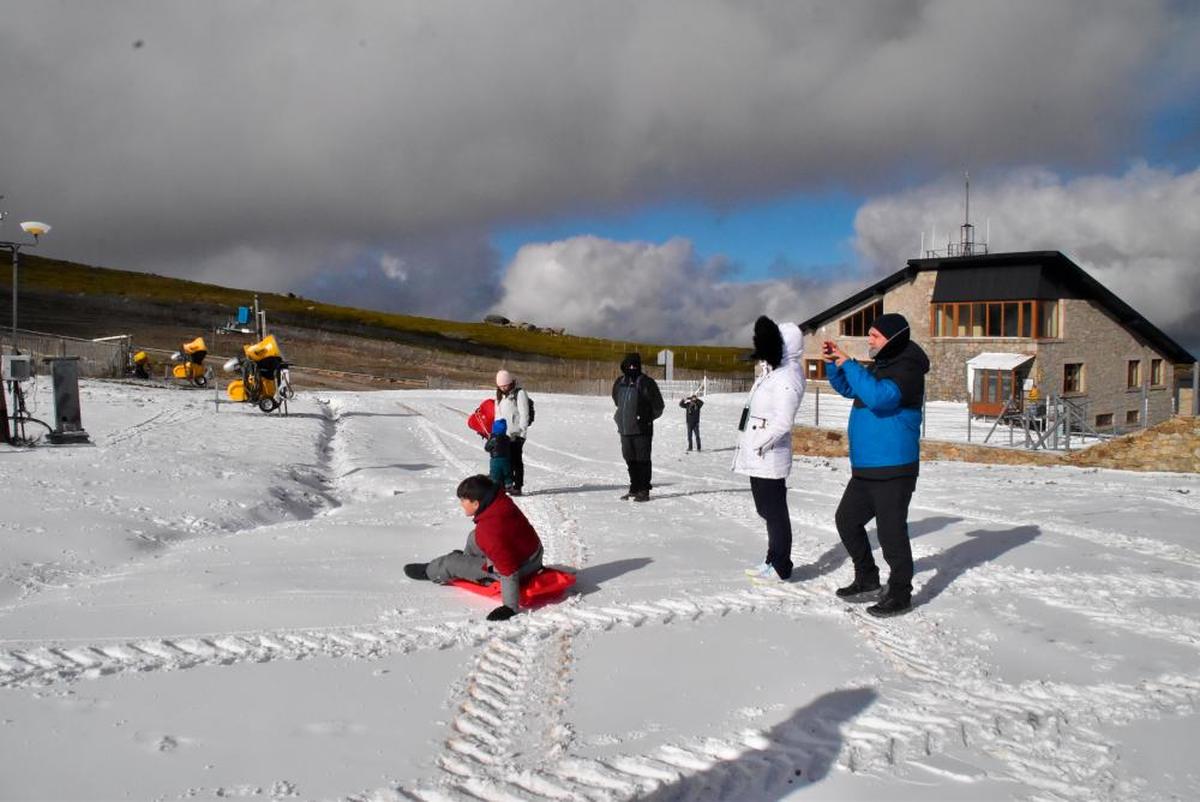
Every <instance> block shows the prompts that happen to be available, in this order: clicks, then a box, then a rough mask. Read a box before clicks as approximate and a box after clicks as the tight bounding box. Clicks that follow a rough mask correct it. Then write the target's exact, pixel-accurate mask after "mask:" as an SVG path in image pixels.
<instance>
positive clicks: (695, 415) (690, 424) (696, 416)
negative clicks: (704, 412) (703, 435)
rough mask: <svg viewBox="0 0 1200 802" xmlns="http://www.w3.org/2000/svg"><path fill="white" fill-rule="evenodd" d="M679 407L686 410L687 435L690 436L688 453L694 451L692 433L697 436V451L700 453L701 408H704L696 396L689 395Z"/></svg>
mask: <svg viewBox="0 0 1200 802" xmlns="http://www.w3.org/2000/svg"><path fill="white" fill-rule="evenodd" d="M679 406H681V407H683V408H684V410H686V414H685V419H686V420H687V435H688V451H691V450H692V433H693V432H694V433H695V435H696V450H697V451H700V450H701V449H700V407H702V406H704V402H703V401H701V400H700V399H699V398H698V397H696V396H695V395H689V396H688V397H687V398H685V399H683V400H682V401H680V402H679Z"/></svg>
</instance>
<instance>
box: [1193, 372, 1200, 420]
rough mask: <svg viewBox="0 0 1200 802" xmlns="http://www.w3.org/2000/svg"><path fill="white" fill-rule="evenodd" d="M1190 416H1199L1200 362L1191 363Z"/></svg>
mask: <svg viewBox="0 0 1200 802" xmlns="http://www.w3.org/2000/svg"><path fill="white" fill-rule="evenodd" d="M1192 416H1193V417H1200V362H1193V363H1192Z"/></svg>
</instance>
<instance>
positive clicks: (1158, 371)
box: [1150, 359, 1167, 387]
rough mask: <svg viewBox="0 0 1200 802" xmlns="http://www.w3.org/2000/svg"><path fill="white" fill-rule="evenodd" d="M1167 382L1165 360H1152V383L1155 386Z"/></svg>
mask: <svg viewBox="0 0 1200 802" xmlns="http://www.w3.org/2000/svg"><path fill="white" fill-rule="evenodd" d="M1166 383H1167V380H1166V374H1165V373H1164V372H1163V361H1162V360H1161V359H1151V360H1150V384H1151V386H1153V387H1162V386H1163V385H1164V384H1166Z"/></svg>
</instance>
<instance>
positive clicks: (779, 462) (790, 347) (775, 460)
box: [733, 318, 804, 479]
mask: <svg viewBox="0 0 1200 802" xmlns="http://www.w3.org/2000/svg"><path fill="white" fill-rule="evenodd" d="M764 320H766V321H767V323H770V325H771V326H775V324H774V323H771V321H770V320H768V319H767V318H760V319H759V323H757V324H755V354H756V355H758V356H762V357H765V359H764V363H765V367H764V370H763V374H762V375H761V376H760V377H759V378H758V379H757V380H755V382H754V386H753V387H751V388H750V397H749V399H748V400H747V401H746V410H745V412H744V414H745V415H746V425H745V428H743V429H742V431H740V432H739V433H738V440H737V448H736V450H735V451H734V454H733V471H734V472H735V473H740V474H744V475H746V476H757V477H759V478H762V479H784V478H786V477H787V475H788V474H789V473H791V470H792V426H793V424H794V423H795V421H796V412H797V411H798V410H799V409H800V402H801V401H802V400H803V399H804V372H803V371H802V370H801V369H800V354H801V352H802V351H803V350H804V335H803V334H801V332H800V327H799V326H797V325H796V324H795V323H783V324H780V325H779V326H777V327H776V330H777V338H778V339H777V341H776V342H775V343H773V344H772V343H767V342H761V341H762V340H770V339H772V338H771V337H770V336H769V335H770V334H771V333H772V332H770V331H769V330H767V329H766V328H765V327H763V329H762V331H760V326H761V325H762V321H764ZM760 335H767V336H760ZM780 344H781V345H782V347H779V345H780ZM764 346H766V347H764ZM776 360H777V361H776ZM773 361H775V363H774V364H772V362H773Z"/></svg>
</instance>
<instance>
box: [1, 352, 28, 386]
mask: <svg viewBox="0 0 1200 802" xmlns="http://www.w3.org/2000/svg"><path fill="white" fill-rule="evenodd" d="M0 377H3V379H4V381H6V382H27V381H29V380H30V379H32V378H33V360H32V359H31V358H30V357H29V354H5V355H4V356H3V357H0Z"/></svg>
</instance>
